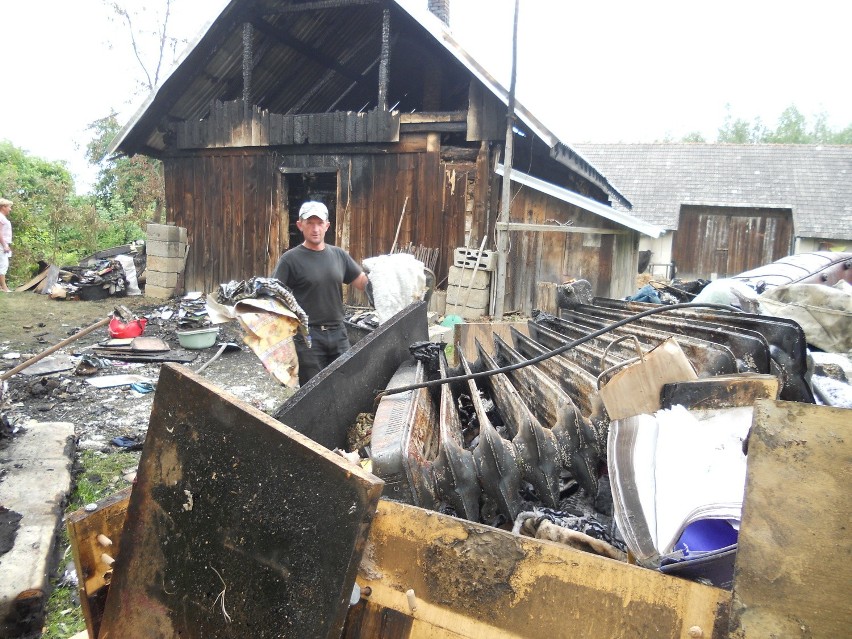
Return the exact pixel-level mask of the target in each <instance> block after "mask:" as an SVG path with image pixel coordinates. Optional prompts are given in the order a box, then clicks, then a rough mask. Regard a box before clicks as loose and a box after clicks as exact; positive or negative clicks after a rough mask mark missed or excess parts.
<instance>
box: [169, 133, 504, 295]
mask: <svg viewBox="0 0 852 639" xmlns="http://www.w3.org/2000/svg"><path fill="white" fill-rule="evenodd" d="M410 142H411V141H410V140H409V144H408V145H407V146H405V147H404V150H406V151H407V152H397V153H392V152H387V153H360V154H343V153H340V154H319V153H293V152H288V151H290V150H291V149H292V147H290V149H279V150H278V151H277V152H273V151H267V152H249V151H245V152H243V151H234V150H225V149H223V150H221V151H217V150H210V151H205V152H202V153H199V154H197V155H193V156H189V157H180V158H170V159H166V160H165V162H164V167H165V178H166V201H167V221H168V223H170V224H176V225H179V226H185V227H186V228H187V235H188V242H189V244H190V250H189V255H188V259H187V267H186V276H185V287H186V289H187V290H203V291H208V292H210V291H215V290H216V289H217V288H218V286H219V284H220V283H222V282H227V281H229V280H234V279H237V280H239V279H247V278H249V277H252V276H255V275H264V276H265V275H269V274H270V273H271V271H272V269H273V268H274V266H275V264H276V262H277V260H278V258H279V256H280V254H281V252H282V251H284V250H286V249H287V248H288V243H289V242H288V212H287V210H286V209H287V206H286V180H284V179H283V178H282V173H281V169H282V168H284V169H290V170H293V171H299V170H301V169H308V168H330V169H333V170H334V171H335V172H336V174H337V184H338V190H337V210H336V212H335V213H336V215H335V225H334V227H333V229H332V231H333V233H334V243H335V244H337V245H339V246H342V247H343V248H346V249H347V250H348V251H349V252H350V253H351V254H352V256H353V258H355V260H356V261H359V262H360V261H361V260H363V259H364V258H366V257H371V256H374V255H380V254H385V253H388V252H389V251H390V250H391V246H392V245H393V242H394V237H395V234H396V230H397V227H399V236H398V238H397V245H399V246H404V245H406V244H408V243H412V244H413V245H414V246H420V245H422V246H425V247H428V248H439V249H440V254H439V260H438V263H437V266H436V268H435V273H436V276H437V277H438V281H441V280H442V279H443V278H444V277H445V276H446V273H447V270H448V266H449V264H450V263H451V261H452V251H453V249H454V248H455V247H457V246H463V245H464V244H465V237H466V232H467V233H468V234H470V235H472V236H474V237H477V238H480V237H482V235H483V233H484V232H485V225H486V223H487V216H485V215H484V214H483V211H484V210H485V208H486V203H485V202H483V201H474V200H475V198H477V197H480V196H479V194H480V192H483V188H482V187H481V186H480V185H481V184H482V180H481V179H480V177H479V174H478V172H479V171H481V170H484V168H485V167H486V166H487V162H486V161H485V160H482V161H477V162H444V161H442V160H441V157H440V154H439V153H438V152H427V151H426V150H425V144H416V143H410ZM412 149H413V150H412ZM484 192H486V193H487V189H484ZM406 197H407V198H408V201H407V202H406ZM403 205H405V214H404V215H402V211H403ZM400 218H402V223H401V224H400ZM353 295H355V298H353V301H356V298H357V294H355V293H354V292H353Z"/></svg>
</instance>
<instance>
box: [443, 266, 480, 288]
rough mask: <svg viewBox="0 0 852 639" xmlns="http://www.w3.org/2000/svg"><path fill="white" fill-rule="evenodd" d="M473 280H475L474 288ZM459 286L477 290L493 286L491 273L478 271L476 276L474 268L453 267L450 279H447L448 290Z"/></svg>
mask: <svg viewBox="0 0 852 639" xmlns="http://www.w3.org/2000/svg"><path fill="white" fill-rule="evenodd" d="M471 278H473V285H472V286H471ZM459 284H461V286H463V287H464V288H467V287H468V286H471V288H475V289H480V288H488V287H489V286H490V285H491V273H489V272H488V271H483V270H478V271H477V272H476V276H474V275H473V269H472V268H460V267H458V266H451V267H450V272H449V277H448V278H447V290H449V289H451V288H453V287H454V286H458V285H459Z"/></svg>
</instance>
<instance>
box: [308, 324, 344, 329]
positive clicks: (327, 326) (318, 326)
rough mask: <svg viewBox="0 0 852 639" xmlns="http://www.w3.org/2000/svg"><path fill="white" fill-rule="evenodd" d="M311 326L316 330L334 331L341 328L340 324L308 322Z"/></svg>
mask: <svg viewBox="0 0 852 639" xmlns="http://www.w3.org/2000/svg"><path fill="white" fill-rule="evenodd" d="M309 326H310V327H311V328H315V329H316V330H318V331H335V330H337V329H338V328H341V327H342V326H343V325H342V324H339V323H338V324H309Z"/></svg>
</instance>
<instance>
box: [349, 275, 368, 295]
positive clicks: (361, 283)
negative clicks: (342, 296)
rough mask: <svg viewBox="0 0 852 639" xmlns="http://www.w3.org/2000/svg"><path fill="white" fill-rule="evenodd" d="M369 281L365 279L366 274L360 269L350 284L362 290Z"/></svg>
mask: <svg viewBox="0 0 852 639" xmlns="http://www.w3.org/2000/svg"><path fill="white" fill-rule="evenodd" d="M369 281H370V280H369V279H367V274H366V273H364V272H363V271H361V274H360V275H359V276H358V277H356V278H355V279H354V280H353V281H352V286H354V287H355V288H357V289H358V290H359V291H363V290H364V289H366V288H367V284H368V283H369Z"/></svg>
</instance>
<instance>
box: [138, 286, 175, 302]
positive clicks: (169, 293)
mask: <svg viewBox="0 0 852 639" xmlns="http://www.w3.org/2000/svg"><path fill="white" fill-rule="evenodd" d="M174 295H175V289H174V288H166V287H163V286H156V285H151V284H146V285H145V297H150V298H153V299H157V300H167V299H169V298H172V297H174Z"/></svg>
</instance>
